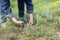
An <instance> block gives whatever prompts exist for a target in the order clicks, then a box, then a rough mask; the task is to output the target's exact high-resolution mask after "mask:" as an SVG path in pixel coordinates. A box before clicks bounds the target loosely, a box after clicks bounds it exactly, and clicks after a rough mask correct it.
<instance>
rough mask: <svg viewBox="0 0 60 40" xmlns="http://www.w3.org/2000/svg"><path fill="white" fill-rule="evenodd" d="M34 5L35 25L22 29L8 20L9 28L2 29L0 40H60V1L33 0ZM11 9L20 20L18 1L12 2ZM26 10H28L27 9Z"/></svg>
mask: <svg viewBox="0 0 60 40" xmlns="http://www.w3.org/2000/svg"><path fill="white" fill-rule="evenodd" d="M33 4H34V14H33V15H34V25H33V26H32V28H30V26H29V25H28V24H26V25H25V26H24V28H23V29H22V28H20V27H18V26H17V25H15V24H14V23H13V22H11V21H10V20H9V19H7V27H6V28H4V29H2V28H0V40H4V39H3V36H2V35H4V38H5V39H6V40H60V39H59V33H57V32H60V0H33ZM11 8H12V11H13V13H14V15H15V17H16V18H17V19H18V20H19V18H18V8H17V0H11ZM25 9H26V8H25ZM26 15H27V14H26V11H25V17H26V19H25V22H27V23H28V20H29V19H27V18H28V16H26ZM5 35H6V36H5Z"/></svg>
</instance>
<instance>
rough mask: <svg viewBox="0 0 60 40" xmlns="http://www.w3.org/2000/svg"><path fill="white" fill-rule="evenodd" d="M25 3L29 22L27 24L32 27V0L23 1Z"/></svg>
mask: <svg viewBox="0 0 60 40" xmlns="http://www.w3.org/2000/svg"><path fill="white" fill-rule="evenodd" d="M24 1H25V3H26V8H27V13H28V14H29V17H30V20H29V24H30V25H33V4H32V0H24Z"/></svg>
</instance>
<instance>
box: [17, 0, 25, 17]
mask: <svg viewBox="0 0 60 40" xmlns="http://www.w3.org/2000/svg"><path fill="white" fill-rule="evenodd" d="M18 12H19V14H18V15H19V17H24V0H18Z"/></svg>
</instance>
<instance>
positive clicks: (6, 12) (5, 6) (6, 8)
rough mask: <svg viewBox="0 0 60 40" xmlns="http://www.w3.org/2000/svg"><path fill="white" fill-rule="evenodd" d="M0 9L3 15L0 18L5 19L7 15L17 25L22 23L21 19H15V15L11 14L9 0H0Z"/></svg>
mask: <svg viewBox="0 0 60 40" xmlns="http://www.w3.org/2000/svg"><path fill="white" fill-rule="evenodd" d="M1 11H2V15H3V16H4V17H3V18H2V20H3V19H5V18H6V17H8V18H9V19H11V20H12V21H13V22H14V23H15V24H17V25H19V26H21V24H22V23H23V22H22V21H17V20H16V19H15V17H14V16H13V13H12V11H11V8H10V1H9V0H1Z"/></svg>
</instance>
